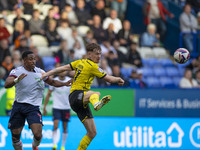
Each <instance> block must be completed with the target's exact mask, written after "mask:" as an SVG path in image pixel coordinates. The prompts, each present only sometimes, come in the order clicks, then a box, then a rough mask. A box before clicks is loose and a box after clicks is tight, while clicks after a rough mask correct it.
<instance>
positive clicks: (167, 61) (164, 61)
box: [159, 58, 174, 67]
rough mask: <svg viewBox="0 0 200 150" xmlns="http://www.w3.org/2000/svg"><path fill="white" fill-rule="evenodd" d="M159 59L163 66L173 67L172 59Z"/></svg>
mask: <svg viewBox="0 0 200 150" xmlns="http://www.w3.org/2000/svg"><path fill="white" fill-rule="evenodd" d="M159 61H160V64H162V66H163V67H174V64H173V62H172V60H171V59H169V58H164V59H160V60H159Z"/></svg>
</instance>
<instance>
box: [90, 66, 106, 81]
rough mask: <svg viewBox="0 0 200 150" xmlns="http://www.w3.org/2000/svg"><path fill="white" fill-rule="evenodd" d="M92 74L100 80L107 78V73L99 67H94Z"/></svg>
mask: <svg viewBox="0 0 200 150" xmlns="http://www.w3.org/2000/svg"><path fill="white" fill-rule="evenodd" d="M91 73H92V74H93V75H95V76H97V77H98V78H100V79H102V78H103V77H105V76H106V73H105V72H104V71H103V70H102V69H101V68H100V67H99V66H98V65H93V66H92V69H91Z"/></svg>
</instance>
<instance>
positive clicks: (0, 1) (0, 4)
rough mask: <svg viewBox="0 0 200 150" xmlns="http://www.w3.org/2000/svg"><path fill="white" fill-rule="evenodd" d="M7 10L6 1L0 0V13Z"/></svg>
mask: <svg viewBox="0 0 200 150" xmlns="http://www.w3.org/2000/svg"><path fill="white" fill-rule="evenodd" d="M2 10H8V1H5V0H0V11H2Z"/></svg>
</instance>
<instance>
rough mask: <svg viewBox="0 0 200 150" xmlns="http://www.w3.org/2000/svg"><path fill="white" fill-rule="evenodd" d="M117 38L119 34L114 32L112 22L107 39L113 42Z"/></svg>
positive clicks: (107, 30)
mask: <svg viewBox="0 0 200 150" xmlns="http://www.w3.org/2000/svg"><path fill="white" fill-rule="evenodd" d="M116 39H117V35H116V34H115V32H114V24H112V23H110V24H109V26H108V29H106V40H108V41H109V42H110V43H111V44H112V43H113V41H114V40H116Z"/></svg>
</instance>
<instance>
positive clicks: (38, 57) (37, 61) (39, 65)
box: [31, 47, 44, 70]
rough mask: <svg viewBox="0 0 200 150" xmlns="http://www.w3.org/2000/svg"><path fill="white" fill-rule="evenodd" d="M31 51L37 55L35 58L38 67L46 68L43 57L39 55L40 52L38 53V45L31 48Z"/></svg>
mask: <svg viewBox="0 0 200 150" xmlns="http://www.w3.org/2000/svg"><path fill="white" fill-rule="evenodd" d="M31 51H32V52H33V53H34V55H35V59H36V65H35V66H36V67H39V68H41V69H43V70H44V63H43V60H42V58H41V57H40V56H39V54H38V49H37V48H36V47H32V48H31Z"/></svg>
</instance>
